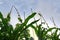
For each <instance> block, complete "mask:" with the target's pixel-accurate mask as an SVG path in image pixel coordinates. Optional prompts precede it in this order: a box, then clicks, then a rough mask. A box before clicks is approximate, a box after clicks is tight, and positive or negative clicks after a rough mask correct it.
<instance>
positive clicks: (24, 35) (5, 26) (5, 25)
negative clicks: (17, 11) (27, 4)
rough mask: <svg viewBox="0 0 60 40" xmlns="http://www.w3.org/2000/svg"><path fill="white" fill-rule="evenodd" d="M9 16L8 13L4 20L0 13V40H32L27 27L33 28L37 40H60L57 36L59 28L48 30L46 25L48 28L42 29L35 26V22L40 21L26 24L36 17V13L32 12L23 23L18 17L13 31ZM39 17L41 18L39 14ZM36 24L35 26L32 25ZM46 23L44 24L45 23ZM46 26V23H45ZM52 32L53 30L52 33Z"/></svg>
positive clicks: (40, 25) (40, 26)
mask: <svg viewBox="0 0 60 40" xmlns="http://www.w3.org/2000/svg"><path fill="white" fill-rule="evenodd" d="M10 14H11V13H8V15H7V17H6V18H4V17H3V15H2V13H1V12H0V40H33V38H32V37H31V36H30V33H29V29H28V28H29V27H31V28H33V29H34V31H35V34H36V35H37V37H38V40H60V38H59V36H60V34H57V33H58V31H60V28H57V27H53V28H50V27H49V26H48V25H47V27H48V28H44V27H42V24H43V23H42V22H41V24H39V25H38V24H37V22H38V21H39V20H40V19H38V20H34V21H33V22H31V23H29V24H27V23H28V22H29V20H30V19H31V18H33V17H34V16H35V15H36V12H33V13H32V14H31V15H29V16H28V17H27V18H26V19H25V20H24V22H22V21H23V20H22V19H21V17H18V20H19V22H20V23H17V24H16V27H15V29H13V26H12V25H11V24H10V23H9V22H10V19H11V18H10ZM38 15H40V17H42V18H43V16H42V15H41V14H38ZM35 23H36V26H35V25H33V24H35ZM45 23H46V22H45ZM46 24H47V23H46ZM52 30H55V31H54V32H52ZM48 32H51V35H50V34H48Z"/></svg>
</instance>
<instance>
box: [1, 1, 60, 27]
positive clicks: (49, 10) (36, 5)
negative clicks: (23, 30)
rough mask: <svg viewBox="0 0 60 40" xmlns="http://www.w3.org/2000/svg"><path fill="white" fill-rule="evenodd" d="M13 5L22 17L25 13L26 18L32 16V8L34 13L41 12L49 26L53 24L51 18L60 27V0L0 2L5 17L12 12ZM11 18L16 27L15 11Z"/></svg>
mask: <svg viewBox="0 0 60 40" xmlns="http://www.w3.org/2000/svg"><path fill="white" fill-rule="evenodd" d="M12 5H15V6H16V8H17V9H18V10H19V12H20V14H21V16H22V17H23V12H24V11H25V13H26V16H27V15H28V14H30V13H31V8H32V9H33V11H36V12H39V11H40V12H41V14H42V15H43V16H44V18H45V19H46V21H47V22H48V23H49V24H52V22H51V21H50V18H51V17H53V18H54V21H55V23H56V25H57V26H58V27H59V26H60V0H0V11H1V12H2V13H3V15H4V16H6V15H7V13H8V12H9V11H10V9H11V7H12ZM11 17H12V20H11V22H12V24H13V25H14V24H15V23H16V22H17V14H16V11H15V10H14V9H13V12H12V14H11ZM37 17H38V15H37ZM14 21H15V23H14Z"/></svg>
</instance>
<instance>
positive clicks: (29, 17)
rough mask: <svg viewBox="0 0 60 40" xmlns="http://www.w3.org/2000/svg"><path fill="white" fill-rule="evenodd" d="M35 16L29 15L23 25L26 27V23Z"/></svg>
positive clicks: (33, 14)
mask: <svg viewBox="0 0 60 40" xmlns="http://www.w3.org/2000/svg"><path fill="white" fill-rule="evenodd" d="M35 15H36V13H32V14H31V15H29V16H28V17H27V18H26V19H25V21H24V24H25V25H26V24H27V23H28V21H29V20H30V19H31V18H33V17H34V16H35Z"/></svg>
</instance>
